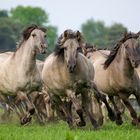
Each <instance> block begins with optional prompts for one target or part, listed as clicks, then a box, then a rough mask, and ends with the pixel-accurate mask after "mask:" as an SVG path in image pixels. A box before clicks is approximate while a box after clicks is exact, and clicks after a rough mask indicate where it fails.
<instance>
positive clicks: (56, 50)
mask: <svg viewBox="0 0 140 140" xmlns="http://www.w3.org/2000/svg"><path fill="white" fill-rule="evenodd" d="M65 32H66V33H67V36H66V37H65ZM78 32H79V31H78ZM72 38H77V41H78V42H79V44H80V43H81V42H82V35H81V33H80V32H79V37H77V35H76V32H74V31H72V30H71V29H68V30H65V31H64V32H63V33H62V34H61V35H60V36H59V37H58V40H57V42H56V45H55V48H54V54H55V55H56V56H62V57H64V48H63V47H62V46H63V44H64V43H65V41H66V40H67V39H72Z"/></svg>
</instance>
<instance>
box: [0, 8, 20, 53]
mask: <svg viewBox="0 0 140 140" xmlns="http://www.w3.org/2000/svg"><path fill="white" fill-rule="evenodd" d="M0 13H3V10H2V11H0ZM4 13H8V12H6V11H5V12H4ZM0 15H2V16H0V51H1V52H3V51H12V50H15V49H16V42H17V41H18V40H19V37H20V30H21V26H20V24H19V23H17V22H15V21H13V20H12V19H11V18H9V17H8V14H0Z"/></svg>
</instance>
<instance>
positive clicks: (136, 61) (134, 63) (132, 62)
mask: <svg viewBox="0 0 140 140" xmlns="http://www.w3.org/2000/svg"><path fill="white" fill-rule="evenodd" d="M131 64H132V67H134V68H137V67H138V66H139V65H140V60H132V61H131Z"/></svg>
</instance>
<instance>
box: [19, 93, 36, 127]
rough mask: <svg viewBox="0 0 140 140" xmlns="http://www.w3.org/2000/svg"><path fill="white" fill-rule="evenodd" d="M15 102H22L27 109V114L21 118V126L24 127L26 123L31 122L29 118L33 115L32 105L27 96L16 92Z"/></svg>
mask: <svg viewBox="0 0 140 140" xmlns="http://www.w3.org/2000/svg"><path fill="white" fill-rule="evenodd" d="M17 97H18V98H17V102H19V101H24V102H25V104H26V105H27V108H28V113H27V114H26V115H25V116H24V117H22V118H21V125H24V124H26V123H29V122H30V121H31V118H32V117H31V116H32V115H33V114H34V113H35V108H34V106H33V104H32V103H31V102H30V100H29V99H28V97H27V95H25V94H24V93H23V92H18V94H17Z"/></svg>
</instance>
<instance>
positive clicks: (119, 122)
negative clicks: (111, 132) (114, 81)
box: [109, 96, 123, 125]
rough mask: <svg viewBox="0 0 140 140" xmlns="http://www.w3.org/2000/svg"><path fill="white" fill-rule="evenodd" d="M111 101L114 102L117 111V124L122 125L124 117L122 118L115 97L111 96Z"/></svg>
mask: <svg viewBox="0 0 140 140" xmlns="http://www.w3.org/2000/svg"><path fill="white" fill-rule="evenodd" d="M109 99H110V101H111V102H112V104H113V106H114V110H115V115H116V124H118V125H121V124H122V123H123V121H122V117H121V112H120V111H119V109H118V107H117V105H116V103H115V101H114V98H113V96H109Z"/></svg>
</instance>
